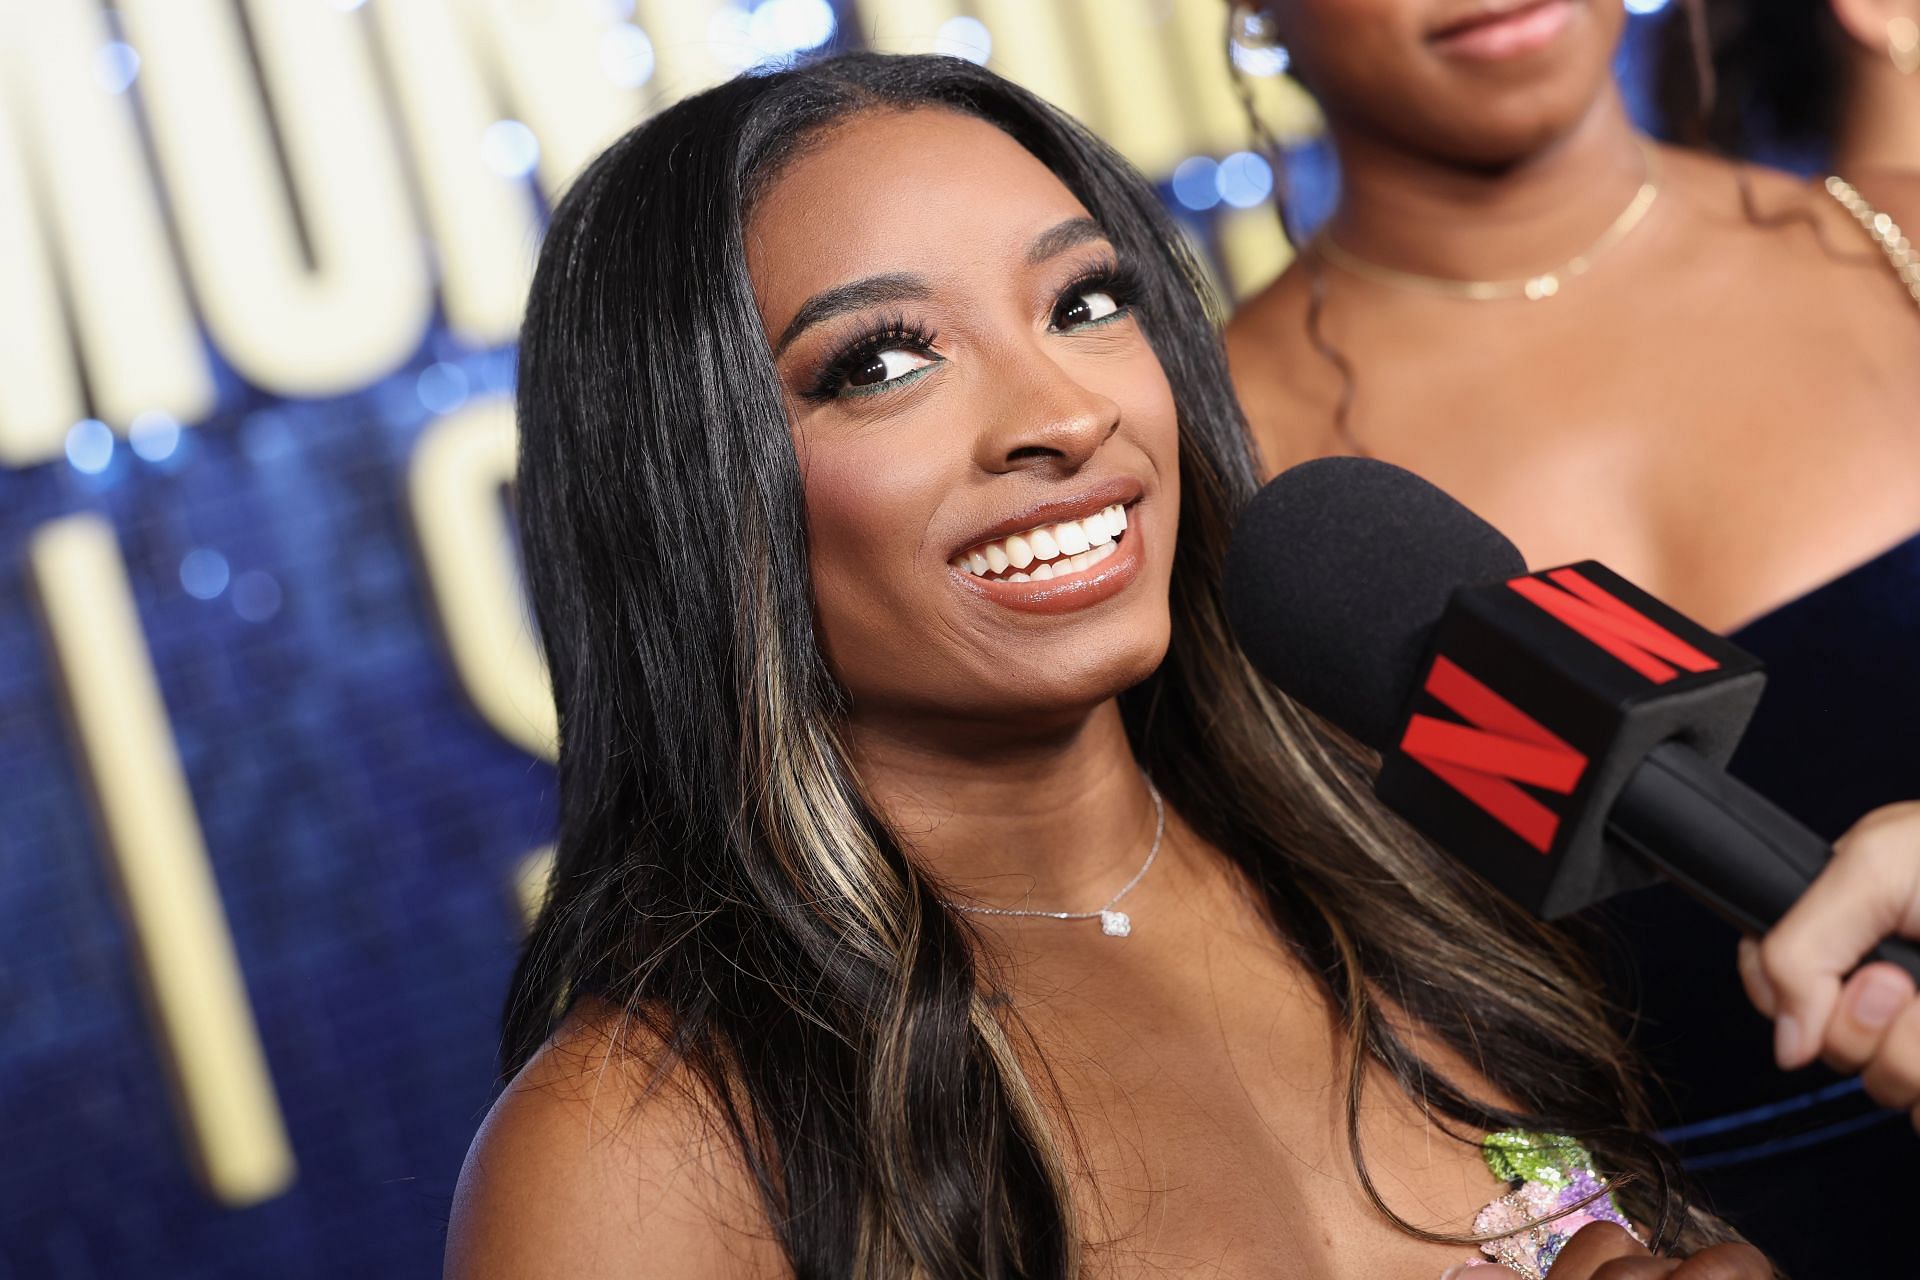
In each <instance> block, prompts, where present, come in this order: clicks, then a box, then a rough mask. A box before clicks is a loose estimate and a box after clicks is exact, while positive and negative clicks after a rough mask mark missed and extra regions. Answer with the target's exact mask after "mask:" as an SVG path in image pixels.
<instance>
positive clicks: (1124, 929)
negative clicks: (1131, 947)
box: [1100, 911, 1133, 938]
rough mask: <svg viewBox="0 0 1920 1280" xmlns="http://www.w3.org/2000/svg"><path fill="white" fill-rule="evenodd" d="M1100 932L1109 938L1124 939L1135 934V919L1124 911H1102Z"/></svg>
mask: <svg viewBox="0 0 1920 1280" xmlns="http://www.w3.org/2000/svg"><path fill="white" fill-rule="evenodd" d="M1100 932H1102V933H1104V934H1106V935H1107V936H1108V937H1109V938H1124V937H1126V936H1127V935H1128V934H1130V933H1132V932H1133V917H1131V916H1129V915H1128V914H1127V913H1126V912H1124V911H1102V912H1101V913H1100Z"/></svg>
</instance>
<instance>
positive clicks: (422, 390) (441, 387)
mask: <svg viewBox="0 0 1920 1280" xmlns="http://www.w3.org/2000/svg"><path fill="white" fill-rule="evenodd" d="M414 391H415V392H416V393H417V394H418V395H419V397H420V403H421V404H423V405H425V406H426V407H427V412H429V413H452V412H453V411H454V410H455V409H458V408H459V407H460V406H461V405H463V404H465V403H466V402H467V371H466V370H465V369H462V368H461V367H460V366H459V365H457V364H447V363H445V362H441V363H439V364H430V365H428V366H427V367H426V368H424V369H422V370H421V371H420V377H419V378H418V380H416V381H415V383H414Z"/></svg>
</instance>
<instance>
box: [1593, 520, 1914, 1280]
mask: <svg viewBox="0 0 1920 1280" xmlns="http://www.w3.org/2000/svg"><path fill="white" fill-rule="evenodd" d="M1730 638H1731V639H1732V640H1733V641H1734V643H1736V644H1738V645H1740V646H1741V647H1742V648H1744V649H1747V650H1748V651H1750V652H1752V653H1754V654H1755V655H1757V656H1758V657H1759V658H1760V659H1761V660H1762V661H1764V662H1765V663H1766V665H1767V671H1768V681H1767V691H1766V694H1765V696H1764V697H1763V698H1762V699H1761V701H1760V709H1759V713H1758V714H1757V715H1756V716H1755V718H1754V722H1753V727H1752V728H1751V730H1749V732H1748V734H1747V736H1746V739H1745V741H1744V742H1742V744H1741V746H1740V750H1739V753H1738V754H1737V755H1736V756H1735V757H1734V759H1733V762H1732V765H1731V768H1732V771H1733V772H1734V773H1735V774H1737V775H1738V776H1739V777H1740V778H1741V779H1743V780H1744V781H1746V782H1747V783H1748V784H1749V785H1751V786H1753V787H1754V788H1755V789H1757V790H1758V791H1760V792H1761V793H1762V794H1763V795H1766V796H1768V797H1770V798H1771V799H1772V800H1774V801H1775V802H1776V803H1778V804H1779V805H1780V806H1781V807H1783V808H1785V809H1786V810H1788V811H1789V812H1790V813H1792V814H1793V815H1794V816H1796V817H1798V818H1799V819H1800V820H1801V821H1802V822H1805V823H1806V824H1807V825H1808V826H1810V827H1812V828H1813V829H1814V830H1816V831H1818V832H1820V833H1821V834H1822V835H1825V836H1827V837H1829V838H1831V837H1835V836H1838V835H1839V834H1840V833H1841V832H1843V831H1845V830H1846V829H1847V828H1848V827H1850V826H1852V825H1853V823H1854V822H1855V820H1857V819H1858V818H1860V817H1861V816H1862V815H1863V814H1865V813H1866V812H1867V811H1868V810H1869V809H1874V808H1877V807H1879V806H1880V805H1883V804H1888V803H1890V802H1892V801H1896V800H1911V799H1920V535H1916V536H1915V537H1913V538H1911V539H1909V540H1908V541H1906V542H1904V543H1902V544H1900V545H1899V546H1897V547H1894V548H1893V549H1891V550H1889V551H1887V552H1885V553H1884V554H1882V555H1880V556H1879V557H1877V558H1875V559H1873V560H1871V561H1869V562H1867V563H1866V564H1863V565H1860V566H1858V567H1857V568H1855V569H1853V570H1851V571H1849V572H1848V573H1846V574H1844V575H1842V576H1841V577H1839V578H1837V579H1835V580H1833V581H1832V582H1829V583H1828V584H1826V585H1825V586H1823V587H1820V588H1819V589H1817V590H1815V591H1813V592H1811V593H1810V594H1808V595H1805V596H1802V597H1801V598H1799V599H1798V600H1795V601H1793V602H1792V603H1790V604H1788V605H1785V606H1783V607H1782V608H1780V609H1776V610H1775V611H1774V612H1772V613H1769V614H1767V615H1765V616H1763V617H1761V618H1759V619H1757V620H1755V621H1754V622H1752V623H1750V624H1748V625H1747V626H1745V627H1743V628H1741V629H1740V630H1739V631H1737V632H1735V633H1734V634H1733V635H1732V636H1731V637H1730ZM1604 910H1605V912H1606V915H1607V917H1608V920H1609V923H1610V925H1611V926H1612V930H1613V932H1615V933H1616V934H1617V935H1618V937H1619V939H1620V941H1621V944H1622V947H1621V954H1619V955H1617V956H1615V957H1613V958H1612V959H1613V962H1614V963H1613V964H1612V965H1610V966H1609V967H1611V968H1615V969H1617V970H1618V971H1619V972H1620V974H1621V976H1620V979H1619V981H1620V983H1621V985H1622V987H1623V988H1624V990H1623V992H1622V994H1623V995H1624V996H1627V997H1629V998H1631V999H1632V1000H1633V1001H1634V1002H1635V1004H1637V1007H1638V1008H1639V1009H1640V1010H1641V1013H1642V1022H1641V1025H1640V1026H1639V1027H1638V1028H1637V1030H1636V1037H1635V1038H1636V1041H1637V1043H1638V1044H1639V1045H1640V1047H1641V1049H1642V1050H1643V1051H1644V1052H1645V1054H1646V1055H1647V1057H1648V1059H1649V1061H1650V1062H1651V1064H1652V1066H1653V1068H1654V1070H1655V1073H1656V1074H1657V1075H1658V1076H1659V1077H1660V1080H1661V1081H1662V1082H1663V1084H1664V1096H1659V1095H1660V1094H1661V1093H1662V1090H1661V1089H1659V1088H1656V1095H1657V1097H1656V1101H1657V1105H1659V1107H1660V1109H1661V1112H1662V1119H1663V1123H1664V1124H1665V1125H1666V1126H1667V1136H1668V1137H1669V1138H1670V1139H1671V1140H1672V1141H1673V1142H1674V1145H1675V1146H1676V1147H1677V1148H1678V1149H1679V1151H1680V1152H1681V1154H1682V1155H1683V1156H1684V1157H1685V1159H1686V1161H1687V1164H1688V1166H1689V1167H1690V1168H1691V1169H1692V1170H1693V1171H1694V1172H1695V1174H1696V1175H1697V1178H1698V1181H1699V1183H1700V1184H1701V1185H1702V1186H1703V1187H1704V1188H1705V1190H1706V1192H1707V1195H1708V1198H1709V1200H1710V1202H1711V1204H1712V1206H1713V1208H1714V1209H1716V1210H1717V1211H1718V1212H1719V1213H1721V1214H1722V1215H1723V1216H1724V1217H1726V1218H1727V1219H1728V1220H1729V1221H1731V1222H1733V1223H1734V1224H1735V1225H1736V1226H1738V1227H1739V1228H1740V1229H1741V1230H1742V1231H1744V1232H1745V1233H1746V1234H1747V1236H1748V1237H1749V1238H1750V1239H1752V1240H1753V1241H1754V1242H1755V1243H1756V1244H1758V1245H1759V1246H1761V1247H1762V1248H1763V1249H1765V1250H1766V1251H1767V1252H1768V1253H1770V1254H1771V1255H1772V1256H1773V1257H1774V1258H1775V1259H1776V1260H1777V1261H1778V1262H1779V1263H1780V1264H1781V1266H1782V1267H1783V1268H1785V1270H1786V1272H1787V1274H1788V1275H1790V1276H1792V1277H1793V1278H1794V1280H1826V1278H1827V1277H1839V1276H1863V1277H1864V1276H1872V1277H1903V1278H1904V1277H1920V1235H1916V1233H1915V1225H1916V1219H1920V1135H1916V1134H1915V1133H1914V1130H1913V1128H1912V1126H1911V1125H1910V1124H1909V1123H1908V1120H1907V1117H1906V1114H1905V1113H1904V1112H1889V1111H1884V1110H1881V1109H1879V1108H1877V1107H1875V1106H1874V1105H1873V1103H1872V1102H1871V1101H1870V1100H1869V1099H1868V1098H1867V1097H1866V1096H1865V1095H1864V1094H1862V1093H1861V1092H1860V1089H1859V1087H1858V1085H1857V1083H1856V1082H1854V1081H1852V1080H1847V1079H1842V1078H1841V1077H1839V1076H1836V1075H1834V1074H1833V1073H1832V1072H1829V1071H1827V1070H1826V1069H1825V1068H1824V1067H1819V1066H1815V1067H1810V1068H1808V1069H1806V1070H1804V1071H1799V1072H1796V1073H1794V1074H1792V1075H1786V1074H1783V1073H1782V1072H1781V1071H1780V1070H1779V1069H1778V1068H1777V1067H1775V1066H1774V1064H1773V1048H1772V1044H1773V1031H1772V1024H1771V1023H1769V1022H1768V1021H1767V1020H1766V1019H1764V1018H1762V1017H1761V1016H1760V1015H1759V1014H1758V1013H1756V1012H1755V1011H1754V1009H1753V1007H1752V1006H1751V1005H1750V1004H1748V1002H1747V999H1746V995H1745V993H1744V991H1743V990H1742V988H1741V985H1740V979H1739V975H1738V973H1737V972H1736V970H1735V968H1734V946H1735V943H1736V941H1737V939H1738V934H1737V933H1736V932H1735V931H1734V929H1733V928H1732V927H1731V926H1729V925H1727V924H1726V923H1724V922H1723V921H1721V920H1720V919H1719V918H1718V917H1716V916H1714V915H1712V914H1710V913H1709V912H1707V911H1706V910H1705V909H1704V908H1702V907H1698V906H1696V905H1695V904H1694V903H1693V902H1692V901H1691V900H1690V899H1688V898H1686V897H1684V896H1682V895H1681V894H1680V893H1678V892H1677V891H1674V890H1670V889H1665V888H1657V889H1648V890H1643V891H1641V892H1639V893H1635V894H1631V895H1628V896H1627V897H1624V898H1622V899H1619V900H1618V901H1617V902H1616V903H1614V904H1610V905H1609V906H1608V907H1607V908H1605V909H1604ZM1629 1007H1634V1005H1629Z"/></svg>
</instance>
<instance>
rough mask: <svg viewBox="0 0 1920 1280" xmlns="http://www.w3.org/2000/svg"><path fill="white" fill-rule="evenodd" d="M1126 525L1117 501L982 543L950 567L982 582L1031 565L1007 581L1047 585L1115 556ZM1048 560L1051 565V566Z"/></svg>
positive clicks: (1125, 519) (1122, 511)
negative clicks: (1087, 514)
mask: <svg viewBox="0 0 1920 1280" xmlns="http://www.w3.org/2000/svg"><path fill="white" fill-rule="evenodd" d="M1126 527H1127V509H1126V507H1124V506H1122V505H1121V504H1119V503H1115V504H1114V505H1113V506H1110V507H1103V508H1102V509H1101V510H1099V511H1096V512H1094V513H1093V514H1092V515H1089V516H1082V517H1080V518H1079V519H1078V520H1062V521H1060V522H1059V523H1057V524H1050V525H1043V526H1041V527H1040V528H1038V529H1029V530H1027V531H1026V532H1025V533H1015V534H1009V535H1008V536H1006V537H1005V538H1001V539H999V540H997V541H994V542H986V543H982V544H981V545H979V546H977V547H975V548H973V549H972V550H971V551H963V552H961V553H960V554H959V555H957V556H955V557H954V558H953V559H952V560H951V561H950V562H949V563H951V564H952V565H953V567H954V568H956V569H958V570H959V571H960V572H962V573H970V574H973V575H974V576H975V577H978V578H984V577H986V576H988V575H989V574H1005V573H1006V572H1007V570H1008V569H1015V570H1023V571H1024V570H1029V568H1030V567H1031V570H1030V572H1017V573H1013V574H1011V575H1009V576H1008V577H1006V578H1005V579H1004V580H1005V581H1007V582H1032V581H1035V580H1039V581H1043V582H1044V581H1046V580H1047V579H1049V578H1055V577H1059V576H1061V575H1063V574H1068V573H1078V572H1080V571H1081V570H1083V569H1087V568H1090V567H1092V566H1093V565H1096V564H1099V563H1100V562H1101V561H1102V560H1105V559H1106V558H1107V557H1108V556H1109V555H1112V554H1113V549H1114V539H1115V538H1118V537H1119V536H1120V533H1121V531H1122V530H1123V529H1125V528H1126ZM1047 561H1052V562H1053V563H1052V565H1051V566H1049V565H1048V564H1047V563H1046V562H1047ZM1043 570H1044V572H1043Z"/></svg>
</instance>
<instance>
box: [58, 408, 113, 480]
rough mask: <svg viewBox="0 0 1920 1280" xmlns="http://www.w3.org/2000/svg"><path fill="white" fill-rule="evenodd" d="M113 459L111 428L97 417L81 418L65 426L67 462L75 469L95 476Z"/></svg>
mask: <svg viewBox="0 0 1920 1280" xmlns="http://www.w3.org/2000/svg"><path fill="white" fill-rule="evenodd" d="M112 461H113V428H111V427H109V426H108V425H107V424H106V423H104V422H102V421H100V419H98V418H82V419H80V421H78V422H76V423H74V424H73V425H72V426H71V427H68V428H67V462H68V463H69V464H70V465H71V466H72V467H73V469H74V470H75V471H80V472H84V473H85V474H87V475H90V476H97V475H99V474H100V473H101V472H102V471H105V470H106V469H107V464H108V463H110V462H112Z"/></svg>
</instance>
